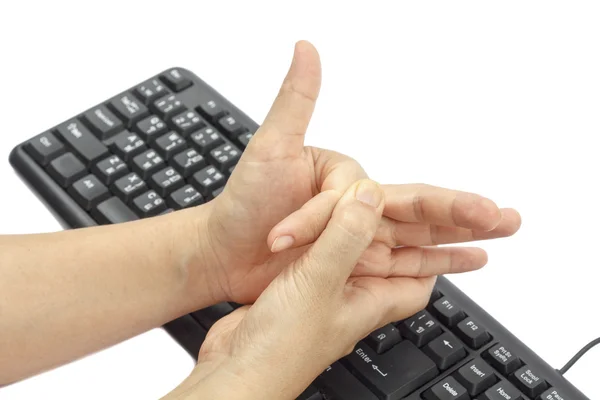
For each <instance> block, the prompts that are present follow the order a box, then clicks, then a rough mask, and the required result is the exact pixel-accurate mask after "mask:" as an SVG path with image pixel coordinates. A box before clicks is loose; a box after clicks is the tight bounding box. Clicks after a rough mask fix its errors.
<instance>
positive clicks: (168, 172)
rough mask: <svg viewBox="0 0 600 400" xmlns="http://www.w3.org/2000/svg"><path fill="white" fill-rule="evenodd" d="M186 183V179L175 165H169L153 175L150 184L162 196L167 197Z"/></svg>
mask: <svg viewBox="0 0 600 400" xmlns="http://www.w3.org/2000/svg"><path fill="white" fill-rule="evenodd" d="M183 185H185V181H184V180H183V177H182V176H181V174H180V173H179V172H177V171H176V170H175V169H174V168H173V167H167V168H165V169H163V170H162V171H159V172H157V173H156V174H154V175H152V179H151V180H150V186H152V188H153V189H154V190H155V191H156V192H157V193H158V194H159V195H160V196H161V197H166V196H167V195H168V194H169V193H171V192H172V191H174V190H176V189H179V188H180V187H182V186H183Z"/></svg>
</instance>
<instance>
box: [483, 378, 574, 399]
mask: <svg viewBox="0 0 600 400" xmlns="http://www.w3.org/2000/svg"><path fill="white" fill-rule="evenodd" d="M477 400H525V399H524V398H523V394H522V393H521V392H519V391H518V390H517V388H515V387H514V386H513V385H512V384H510V383H509V382H507V381H505V380H502V381H500V382H498V383H496V384H495V385H494V386H492V387H491V388H489V389H488V390H486V391H485V392H483V393H481V394H480V395H479V396H477ZM565 400H566V399H565Z"/></svg>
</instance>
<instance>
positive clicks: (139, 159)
mask: <svg viewBox="0 0 600 400" xmlns="http://www.w3.org/2000/svg"><path fill="white" fill-rule="evenodd" d="M164 165H165V160H163V158H162V157H161V156H159V155H158V154H157V153H156V151H154V150H146V151H144V152H143V153H142V154H140V155H137V156H135V157H134V158H133V171H134V172H137V174H138V175H139V176H141V177H142V179H144V180H145V179H148V178H150V176H152V175H153V174H154V173H156V172H158V171H159V170H160V169H161V168H163V167H164Z"/></svg>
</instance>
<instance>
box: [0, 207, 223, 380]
mask: <svg viewBox="0 0 600 400" xmlns="http://www.w3.org/2000/svg"><path fill="white" fill-rule="evenodd" d="M206 207H208V206H203V207H199V208H196V209H194V210H186V211H182V212H178V213H172V214H170V215H167V216H163V217H157V218H153V219H149V220H143V221H139V222H135V223H128V224H121V225H113V226H104V227H97V228H90V229H79V230H71V231H65V232H59V233H51V234H41V235H23V236H6V237H0V277H1V278H0V384H7V383H10V382H14V381H16V380H19V379H22V378H24V377H27V376H29V375H31V374H35V373H38V372H41V371H43V370H46V369H48V368H51V367H54V366H57V365H60V364H63V363H66V362H69V361H71V360H73V359H75V358H78V357H81V356H83V355H86V354H89V353H91V352H94V351H97V350H100V349H102V348H105V347H107V346H110V345H112V344H115V343H117V342H120V341H122V340H125V339H127V338H130V337H132V336H134V335H136V334H139V333H141V332H144V331H146V330H148V329H151V328H154V327H158V326H161V325H162V324H164V323H166V322H168V321H170V320H172V319H175V318H177V317H178V316H181V315H183V314H185V313H188V312H190V311H193V310H195V309H198V308H201V307H204V306H207V305H210V304H211V303H213V302H214V301H217V297H218V294H216V293H215V288H214V287H211V284H210V283H209V282H210V279H211V278H210V277H209V274H208V272H207V270H208V266H207V265H205V264H207V263H209V261H207V260H206V257H205V255H204V254H203V252H204V250H203V248H204V247H205V246H204V245H203V244H202V239H201V238H200V236H201V235H200V234H199V232H198V230H199V229H201V228H200V227H201V223H200V224H199V223H198V221H202V220H203V218H204V215H203V214H205V213H207V212H209V211H208V210H207V209H206Z"/></svg>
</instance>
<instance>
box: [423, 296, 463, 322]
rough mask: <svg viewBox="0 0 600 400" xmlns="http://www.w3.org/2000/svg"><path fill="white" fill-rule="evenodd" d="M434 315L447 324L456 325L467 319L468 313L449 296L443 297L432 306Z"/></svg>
mask: <svg viewBox="0 0 600 400" xmlns="http://www.w3.org/2000/svg"><path fill="white" fill-rule="evenodd" d="M431 310H432V311H433V313H434V315H435V316H436V317H437V319H439V320H440V322H441V323H442V324H444V325H446V326H450V327H452V326H454V325H456V324H458V323H459V322H460V321H462V320H463V319H465V318H466V317H467V315H466V314H465V313H464V312H463V311H462V310H461V309H460V308H458V306H457V305H456V304H454V302H453V301H452V300H450V299H449V298H448V297H442V298H441V299H439V300H437V301H436V302H435V303H433V306H432V307H431Z"/></svg>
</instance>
